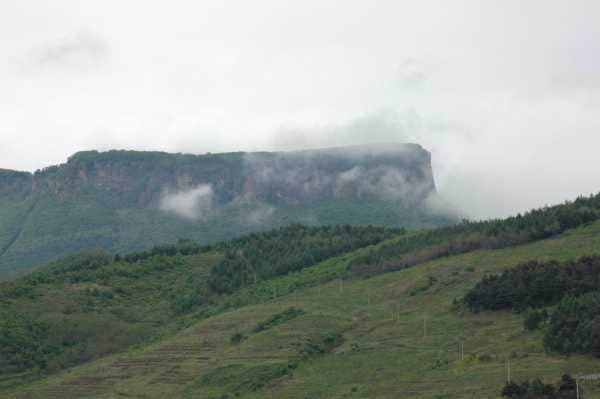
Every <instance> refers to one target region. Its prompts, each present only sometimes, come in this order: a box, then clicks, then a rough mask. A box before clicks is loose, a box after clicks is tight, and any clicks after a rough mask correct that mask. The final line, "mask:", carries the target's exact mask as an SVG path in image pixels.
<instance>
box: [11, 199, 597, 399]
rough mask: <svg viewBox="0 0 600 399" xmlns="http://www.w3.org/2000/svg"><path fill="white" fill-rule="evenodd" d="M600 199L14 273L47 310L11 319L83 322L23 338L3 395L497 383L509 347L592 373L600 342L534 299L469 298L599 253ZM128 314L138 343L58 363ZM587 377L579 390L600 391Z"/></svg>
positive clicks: (284, 393) (514, 357)
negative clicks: (531, 318) (493, 304)
mask: <svg viewBox="0 0 600 399" xmlns="http://www.w3.org/2000/svg"><path fill="white" fill-rule="evenodd" d="M599 209H600V196H596V197H593V198H590V199H584V198H582V199H578V200H577V201H576V202H574V203H571V204H566V205H561V206H557V207H553V208H545V209H541V210H537V211H533V212H530V213H528V214H526V215H518V216H517V217H514V218H509V219H506V220H500V221H491V222H484V223H468V224H462V225H459V226H456V227H450V228H443V229H437V230H432V231H418V232H408V233H407V232H404V231H394V230H384V229H374V228H350V227H337V228H329V229H317V228H313V229H307V228H304V227H301V226H297V227H291V228H287V229H282V230H280V231H276V232H270V233H265V234H259V235H253V236H250V237H246V238H241V239H239V240H236V241H234V242H231V243H227V244H219V245H217V246H213V247H198V246H195V245H193V244H192V243H188V242H183V243H180V244H178V245H177V246H164V247H159V248H156V249H154V250H153V251H150V252H145V253H139V254H132V255H129V256H127V257H125V258H123V259H121V258H119V259H115V260H111V259H105V260H101V259H99V258H101V256H102V255H101V254H85V255H79V258H69V259H66V260H64V261H62V263H57V264H54V265H52V266H51V267H50V268H49V269H44V270H42V271H39V272H36V273H34V274H32V275H31V276H30V277H27V278H22V279H19V280H17V281H16V282H14V283H4V285H3V296H2V298H3V299H2V300H3V303H4V309H13V310H17V309H18V310H19V314H25V313H28V314H30V315H34V314H37V315H38V316H37V317H35V318H34V319H33V320H29V321H27V320H26V319H21V320H20V321H16V322H15V324H14V325H16V326H19V325H21V326H27V325H28V324H27V323H29V326H30V327H32V326H33V327H35V326H36V322H37V321H38V320H44V317H39V315H40V314H43V312H44V311H45V312H47V313H50V314H51V313H54V316H48V317H47V318H46V319H48V318H49V319H50V322H51V321H52V320H51V319H52V317H59V315H60V317H62V318H63V319H64V320H66V321H68V322H73V321H75V325H71V327H68V323H66V324H65V323H63V324H65V325H67V327H66V328H65V330H66V331H65V332H64V334H63V335H62V336H61V338H60V340H59V341H60V342H52V340H51V339H50V341H47V340H46V341H44V340H40V341H38V344H37V345H31V342H34V341H35V337H30V336H25V337H23V339H22V340H21V341H19V342H20V343H21V344H20V345H21V347H28V348H32V349H31V350H30V351H29V352H27V353H30V354H31V356H30V361H31V362H33V363H32V364H35V366H33V368H32V367H31V364H30V365H29V368H27V367H25V368H23V364H22V363H21V369H20V371H18V370H16V369H14V368H15V367H19V364H20V363H19V361H23V359H22V358H18V357H16V358H15V360H16V361H15V362H13V363H11V364H10V365H5V367H13V372H10V371H8V368H5V369H4V370H6V371H5V372H4V373H3V374H2V375H3V377H2V380H1V383H2V384H3V385H4V386H5V389H4V393H0V397H3V398H20V399H24V398H85V397H90V398H121V397H138V398H142V397H143V398H163V397H173V398H227V397H229V398H233V397H247V398H265V397H266V398H307V397H308V398H352V397H357V398H359V397H378V398H396V397H411V398H472V397H476V398H498V397H499V396H500V390H501V389H502V387H503V386H504V384H505V382H506V380H507V377H508V376H507V366H508V362H509V361H510V376H511V379H512V380H517V381H521V380H526V379H533V378H540V379H542V380H544V381H545V382H553V383H554V382H556V381H558V380H559V379H560V377H561V375H563V374H565V373H568V374H571V375H577V374H580V373H581V374H591V373H594V372H596V371H597V367H598V365H599V364H600V363H599V360H597V358H595V357H594V354H592V353H586V352H585V351H583V352H577V351H574V352H568V351H567V352H556V351H553V350H551V349H549V348H548V347H547V346H545V344H544V341H545V339H544V336H545V334H547V331H544V329H538V330H534V331H529V330H528V329H526V328H525V327H524V323H523V321H524V320H525V319H526V318H527V314H525V313H518V312H511V311H507V310H503V308H501V309H500V310H494V311H485V310H484V311H479V312H474V311H472V310H471V309H469V306H467V305H466V303H468V300H467V302H466V303H463V300H462V298H463V297H465V298H467V299H468V298H470V297H472V296H473V295H474V294H473V293H478V292H481V290H482V289H481V288H480V287H481V283H482V281H485V282H486V283H485V284H484V285H483V286H484V287H485V286H486V285H489V284H491V283H490V282H489V281H492V282H493V281H496V280H486V279H484V277H486V276H489V275H496V274H499V273H500V272H502V271H503V270H513V269H514V268H519V267H520V266H518V265H521V264H523V263H524V262H529V261H534V260H535V261H539V262H542V263H540V264H543V262H550V261H556V262H564V261H571V260H573V259H578V258H580V257H582V256H594V255H596V256H598V255H600V222H599V221H597V220H598V217H599V216H600V213H599V212H598V210H599ZM361 229H363V230H361ZM363 236H368V237H369V238H368V239H365V240H358V239H357V238H358V237H363ZM290 237H296V239H295V240H290V239H289V238H290ZM285 238H288V239H285ZM290 242H301V243H303V244H301V245H292V246H290V245H289V244H287V243H290ZM261 248H262V249H261ZM267 248H269V249H268V250H267ZM325 248H333V249H332V250H331V251H324V250H325ZM303 253H310V254H311V255H312V259H308V258H306V259H301V258H302V257H301V256H299V255H300V254H303ZM261 259H265V262H260V260H261ZM598 259H600V258H598ZM585 263H586V264H588V265H591V264H594V262H591V261H585ZM548 264H549V265H552V269H551V270H552V272H553V273H555V272H556V264H555V263H552V262H550V263H548ZM564 267H571V266H570V264H569V265H565V266H564ZM255 273H256V274H255ZM509 276H512V274H510V275H509ZM499 281H502V279H500V280H499ZM226 282H229V284H226ZM478 287H479V288H478ZM474 288H477V290H475V291H474ZM506 289H511V290H512V289H513V287H510V286H507V287H506ZM123 290H125V291H124V292H123ZM169 291H174V292H171V293H169ZM500 292H501V293H502V292H503V291H500ZM506 292H511V291H506ZM111 294H112V296H111ZM549 309H550V311H552V308H549ZM558 310H560V306H559V308H558ZM593 312H595V313H594V314H596V315H600V306H599V307H598V308H596V309H594V310H593ZM82 314H86V315H89V317H90V319H91V320H87V321H86V320H83V319H82V318H81V315H82ZM78 315H79V316H78ZM593 317H594V316H593V314H592V316H591V318H593ZM111 318H112V319H111ZM94 319H95V320H96V321H97V329H99V330H100V333H98V332H97V331H96V330H94V329H90V328H89V327H84V328H83V331H87V334H88V335H84V336H83V338H82V337H78V338H77V339H72V340H71V341H69V337H71V335H72V334H81V333H80V332H79V331H80V329H79V327H78V326H80V325H81V324H83V325H84V326H88V325H89V324H87V323H93V320H94ZM47 321H48V320H47ZM109 322H112V323H117V322H119V323H121V324H114V326H111V325H110V323H109ZM19 323H21V324H19ZM80 323H81V324H80ZM51 325H52V324H51ZM56 325H57V324H56ZM92 325H93V324H92ZM127 326H128V327H129V328H134V329H135V328H136V326H145V328H143V329H141V331H138V332H133V333H132V335H131V337H133V338H135V337H138V338H141V340H140V341H137V342H139V343H138V344H137V345H135V346H130V347H129V349H127V350H126V351H122V352H120V353H114V354H112V355H109V356H105V357H103V358H100V359H98V360H95V361H91V362H88V363H86V364H83V365H81V366H77V367H74V368H71V369H69V370H68V371H58V370H59V369H60V368H61V363H60V359H61V358H60V356H64V355H65V354H71V355H72V354H73V353H75V354H78V353H82V354H85V355H86V356H91V357H92V358H93V357H94V356H95V355H97V353H96V354H94V352H93V350H94V349H98V348H104V349H106V350H107V353H109V352H111V351H116V350H119V348H121V349H122V348H126V347H127V346H128V345H131V344H134V343H135V341H134V340H132V341H118V342H121V346H120V347H118V345H117V346H114V347H110V345H109V344H107V343H111V342H115V341H117V339H116V338H118V337H119V334H120V333H121V332H122V331H127V328H125V327H127ZM37 327H39V328H13V329H11V330H10V331H15V330H21V331H26V330H27V331H37V330H40V329H43V327H42V326H37ZM103 328H104V330H102V329H103ZM4 331H6V330H4ZM0 332H1V331H0ZM130 332H131V331H130ZM567 333H568V332H567ZM94 334H96V335H94ZM148 334H149V335H148ZM42 335H43V333H40V337H41V336H42ZM0 336H2V337H3V339H4V341H3V342H4V343H5V344H6V342H7V341H6V332H4V335H3V334H0ZM89 337H94V338H93V339H92V340H90V339H89ZM82 342H86V344H85V345H83V346H80V345H81V343H82ZM28 343H29V344H28ZM57 344H60V345H59V348H60V350H58V351H57V349H56V345H57ZM53 345H54V346H53ZM2 349H4V350H5V352H4V353H3V356H4V357H6V354H7V353H10V351H8V352H6V350H8V349H10V348H7V347H5V346H4V347H2ZM72 349H74V350H72ZM461 349H462V351H461ZM53 351H54V352H53ZM461 352H462V353H461ZM21 353H24V352H21ZM70 359H71V360H73V358H70ZM40 360H41V361H42V362H40ZM44 360H45V361H46V362H47V363H48V364H46V365H44V364H43V361H44ZM75 360H80V361H85V356H84V358H82V359H75ZM50 366H51V367H54V370H47V371H44V367H50ZM48 371H50V372H51V374H52V375H50V376H46V375H47V373H48ZM40 378H41V379H40ZM32 379H39V380H38V381H37V382H32V383H29V384H28V383H27V381H28V380H32ZM581 385H582V390H583V394H584V395H586V396H583V397H587V398H591V397H598V395H599V394H600V389H598V388H599V387H598V386H596V385H594V383H592V382H586V383H583V382H582V383H581ZM11 386H12V388H11ZM0 392H1V391H0Z"/></svg>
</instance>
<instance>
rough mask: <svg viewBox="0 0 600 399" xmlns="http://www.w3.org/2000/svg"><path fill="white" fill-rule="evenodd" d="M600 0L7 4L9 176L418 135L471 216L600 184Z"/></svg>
mask: <svg viewBox="0 0 600 399" xmlns="http://www.w3.org/2000/svg"><path fill="white" fill-rule="evenodd" d="M599 21H600V1H597V0H589V1H575V0H564V1H552V0H539V1H536V0H527V1H523V0H515V1H507V0H503V1H496V0H488V1H483V0H474V1H462V0H455V1H448V0H439V1H423V0H419V1H416V0H415V1H401V0H393V1H377V0H370V1H366V0H360V1H355V0H343V1H329V0H315V1H313V0H302V1H281V0H269V1H266V0H265V1H261V0H253V1H247V0H246V1H243V0H241V1H227V0H218V1H207V0H203V1H187V2H184V1H174V0H171V1H150V0H143V1H134V0H127V1H122V0H121V1H112V0H103V1H94V2H92V1H82V0H73V1H68V0H55V1H46V0H44V1H41V0H40V1H31V0H5V1H2V2H0V57H1V58H0V59H1V60H2V62H1V63H0V139H1V143H0V167H1V168H9V169H21V170H34V169H37V168H41V167H44V166H47V165H51V164H57V163H61V162H64V161H65V160H66V158H67V157H68V156H69V155H70V154H72V153H74V152H76V151H79V150H85V149H99V150H105V149H112V148H119V149H137V150H163V151H174V152H192V153H204V152H207V151H210V152H217V151H239V150H259V149H260V150H291V149H301V148H311V147H321V146H334V145H335V146H337V145H347V144H358V143H370V142H385V141H412V142H417V143H420V144H422V145H423V146H424V147H425V148H427V149H428V150H430V151H431V152H432V157H433V166H434V173H435V177H436V182H437V186H438V189H439V191H440V192H441V194H442V195H443V196H444V197H445V198H447V199H448V200H449V201H452V202H454V203H455V204H456V205H458V206H459V207H460V208H461V209H463V210H464V211H465V212H466V213H467V214H468V215H470V216H471V217H475V218H479V217H490V216H501V215H506V214H509V213H513V212H516V211H522V210H526V209H528V208H530V207H535V206H542V205H544V204H551V203H555V202H559V201H563V200H566V199H572V198H574V197H576V196H577V195H579V194H589V193H592V192H596V191H600V167H599V166H600V162H599V159H600V156H599V154H600V150H599V148H600V22H599Z"/></svg>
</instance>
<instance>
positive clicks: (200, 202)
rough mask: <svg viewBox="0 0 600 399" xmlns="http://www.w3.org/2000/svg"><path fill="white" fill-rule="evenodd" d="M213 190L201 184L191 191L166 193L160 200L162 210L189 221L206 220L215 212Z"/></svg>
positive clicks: (190, 189)
mask: <svg viewBox="0 0 600 399" xmlns="http://www.w3.org/2000/svg"><path fill="white" fill-rule="evenodd" d="M213 197H214V192H213V188H212V186H211V185H209V184H200V185H198V186H196V187H193V188H189V189H182V190H177V191H175V192H169V191H167V192H165V193H164V194H163V196H162V198H161V199H160V209H161V210H162V211H165V212H170V213H174V214H176V215H178V216H180V217H182V218H185V219H189V220H194V221H195V220H201V219H206V218H207V217H208V216H209V215H210V212H211V211H212V210H213V200H214V198H213Z"/></svg>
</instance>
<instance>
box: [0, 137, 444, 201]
mask: <svg viewBox="0 0 600 399" xmlns="http://www.w3.org/2000/svg"><path fill="white" fill-rule="evenodd" d="M30 181H31V183H30ZM21 183H22V184H24V185H25V186H27V185H29V184H31V191H32V192H33V193H44V194H49V195H54V196H56V197H57V198H60V199H63V200H67V199H69V198H73V197H76V196H77V195H80V194H81V192H84V191H88V190H90V189H92V190H96V191H99V192H103V193H107V194H109V195H110V196H113V197H114V198H115V199H119V200H122V201H126V202H130V204H136V205H141V206H151V205H152V204H156V203H157V202H158V201H159V200H160V198H161V196H164V195H165V194H166V193H169V192H173V191H182V190H190V189H193V188H195V187H198V186H201V185H207V186H210V187H211V190H212V191H213V194H214V196H215V199H216V201H217V203H218V204H219V205H224V204H227V203H229V202H232V201H267V202H272V203H276V204H277V203H280V204H299V203H302V202H306V201H315V200H322V199H335V198H352V197H354V198H365V199H366V198H377V199H382V200H390V201H391V200H394V201H395V200H400V201H413V202H414V201H420V200H422V199H423V198H424V197H426V196H427V195H428V194H429V193H431V192H434V191H435V185H434V182H433V174H432V171H431V160H430V155H429V153H428V152H427V151H425V150H424V149H422V148H421V147H420V146H418V145H414V144H401V145H388V146H356V147H344V148H332V149H322V150H311V151H297V152H281V153H268V152H262V153H230V154H215V155H211V154H208V155H197V156H196V155H180V154H165V153H145V152H132V151H109V152H104V153H99V152H95V151H90V152H82V153H77V154H75V155H73V156H72V157H70V158H69V161H68V162H67V163H66V164H63V165H59V166H53V167H49V168H46V169H44V170H41V171H38V172H36V173H35V174H34V175H33V176H31V178H23V179H21ZM11 187H12V188H11ZM13 189H14V185H13V186H10V187H8V186H7V187H2V186H0V190H3V191H12V190H13ZM23 189H25V188H23Z"/></svg>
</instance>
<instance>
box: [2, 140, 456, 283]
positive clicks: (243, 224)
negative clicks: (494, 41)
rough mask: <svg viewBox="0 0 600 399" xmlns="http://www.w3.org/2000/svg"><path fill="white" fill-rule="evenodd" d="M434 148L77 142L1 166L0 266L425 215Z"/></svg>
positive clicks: (402, 222) (419, 221)
mask: <svg viewBox="0 0 600 399" xmlns="http://www.w3.org/2000/svg"><path fill="white" fill-rule="evenodd" d="M432 196H437V193H436V190H435V182H434V179H433V171H432V169H431V154H430V153H429V152H428V151H426V150H425V149H423V148H422V147H421V146H420V145H418V144H402V143H397V144H379V145H364V146H350V147H333V148H326V149H313V150H301V151H289V152H264V151H263V152H231V153H222V154H204V155H193V154H170V153H165V152H140V151H126V150H111V151H104V152H98V151H82V152H77V153H75V154H73V155H72V156H70V157H69V158H68V160H67V162H66V163H63V164H59V165H53V166H49V167H46V168H43V169H41V170H37V171H35V172H34V173H29V172H18V171H9V170H1V171H0V248H4V250H3V253H2V254H0V274H2V272H3V270H4V272H5V273H8V272H15V271H18V269H21V268H24V267H29V266H33V265H35V264H38V263H44V262H47V261H50V260H52V259H56V258H58V257H60V256H62V255H65V254H67V253H70V252H74V251H77V250H81V249H85V248H104V249H107V250H109V251H111V252H113V253H126V252H131V251H135V250H143V249H146V248H149V247H151V246H152V245H156V244H159V243H162V242H168V241H175V240H177V239H184V238H190V239H195V240H200V241H203V242H206V243H209V242H216V241H219V240H224V239H228V238H231V237H233V236H236V235H240V234H244V233H249V232H252V231H255V230H263V229H269V228H273V227H277V226H281V225H286V224H290V223H305V224H314V225H323V224H344V223H350V224H380V225H387V226H396V227H409V228H414V227H432V226H438V225H443V224H448V223H451V222H453V221H454V219H452V217H448V216H447V215H441V214H438V213H436V212H433V211H432V210H431V209H430V207H429V205H428V203H427V201H428V199H429V198H430V197H432Z"/></svg>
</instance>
